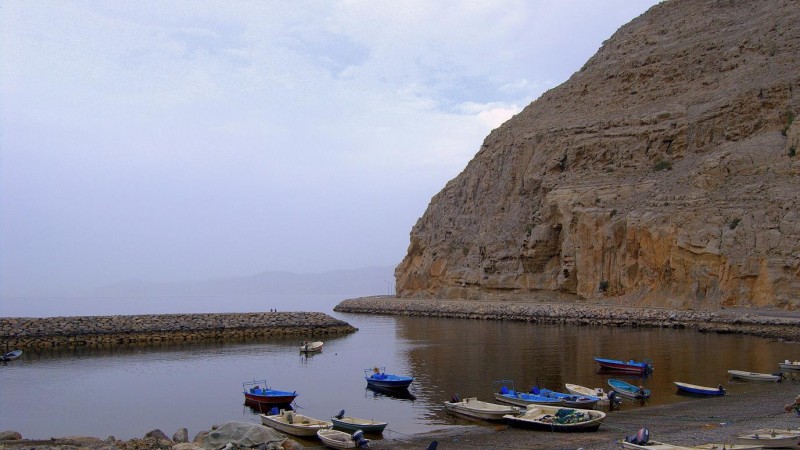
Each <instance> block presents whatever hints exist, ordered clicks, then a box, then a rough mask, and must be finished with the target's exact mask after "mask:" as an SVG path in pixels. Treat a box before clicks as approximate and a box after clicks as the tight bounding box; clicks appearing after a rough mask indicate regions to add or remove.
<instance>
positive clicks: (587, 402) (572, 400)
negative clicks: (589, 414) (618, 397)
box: [538, 389, 600, 409]
mask: <svg viewBox="0 0 800 450" xmlns="http://www.w3.org/2000/svg"><path fill="white" fill-rule="evenodd" d="M538 391H539V392H538V395H541V396H544V397H550V398H557V399H559V400H561V403H562V406H565V407H569V408H579V409H592V408H594V407H595V405H597V402H599V401H600V397H596V396H594V395H575V394H567V393H564V392H556V391H551V390H550V389H539V390H538Z"/></svg>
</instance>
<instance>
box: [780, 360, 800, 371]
mask: <svg viewBox="0 0 800 450" xmlns="http://www.w3.org/2000/svg"><path fill="white" fill-rule="evenodd" d="M778 367H780V368H781V370H791V371H794V372H800V361H789V360H788V359H787V360H785V361H783V362H782V363H779V364H778Z"/></svg>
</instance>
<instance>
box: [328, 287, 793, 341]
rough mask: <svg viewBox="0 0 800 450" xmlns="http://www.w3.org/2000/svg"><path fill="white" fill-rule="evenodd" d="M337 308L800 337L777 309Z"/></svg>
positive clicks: (374, 300) (412, 302)
mask: <svg viewBox="0 0 800 450" xmlns="http://www.w3.org/2000/svg"><path fill="white" fill-rule="evenodd" d="M333 310H334V311H336V312H344V313H357V314H383V315H405V316H425V317H443V318H454V319H473V320H511V321H521V322H530V323H548V324H567V325H591V326H611V327H654V328H681V329H683V328H685V329H693V330H696V331H699V332H713V333H734V334H746V335H751V336H758V337H763V338H769V339H781V340H785V341H789V342H800V312H791V311H783V310H775V309H767V308H764V309H744V308H738V309H720V310H713V311H711V310H702V311H695V310H676V309H666V308H648V307H635V306H621V305H613V304H592V303H585V302H554V301H538V300H533V301H522V300H519V299H518V298H514V299H513V300H502V299H496V300H441V299H420V298H400V297H392V296H372V297H359V298H354V299H347V300H343V301H342V302H340V303H339V304H338V305H336V307H334V308H333Z"/></svg>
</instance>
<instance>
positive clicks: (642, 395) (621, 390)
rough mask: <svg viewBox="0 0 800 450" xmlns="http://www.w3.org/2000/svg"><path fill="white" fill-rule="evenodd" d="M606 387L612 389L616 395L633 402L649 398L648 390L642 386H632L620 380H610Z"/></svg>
mask: <svg viewBox="0 0 800 450" xmlns="http://www.w3.org/2000/svg"><path fill="white" fill-rule="evenodd" d="M608 385H609V386H611V388H612V389H614V392H616V393H617V394H619V395H621V396H623V397H627V398H632V399H634V400H644V399H646V398H650V389H645V388H644V386H634V385H632V384H630V383H627V382H625V381H622V380H617V379H616V378H611V379H610V380H608Z"/></svg>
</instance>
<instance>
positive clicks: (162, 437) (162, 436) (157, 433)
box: [144, 428, 169, 441]
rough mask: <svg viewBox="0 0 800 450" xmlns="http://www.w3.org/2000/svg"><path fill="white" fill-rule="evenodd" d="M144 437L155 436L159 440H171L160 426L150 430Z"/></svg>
mask: <svg viewBox="0 0 800 450" xmlns="http://www.w3.org/2000/svg"><path fill="white" fill-rule="evenodd" d="M144 437H145V438H155V439H158V440H165V441H168V440H169V438H168V437H167V435H166V434H164V432H163V431H161V430H159V429H158V428H156V429H155V430H152V431H148V432H147V434H145V435H144Z"/></svg>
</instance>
